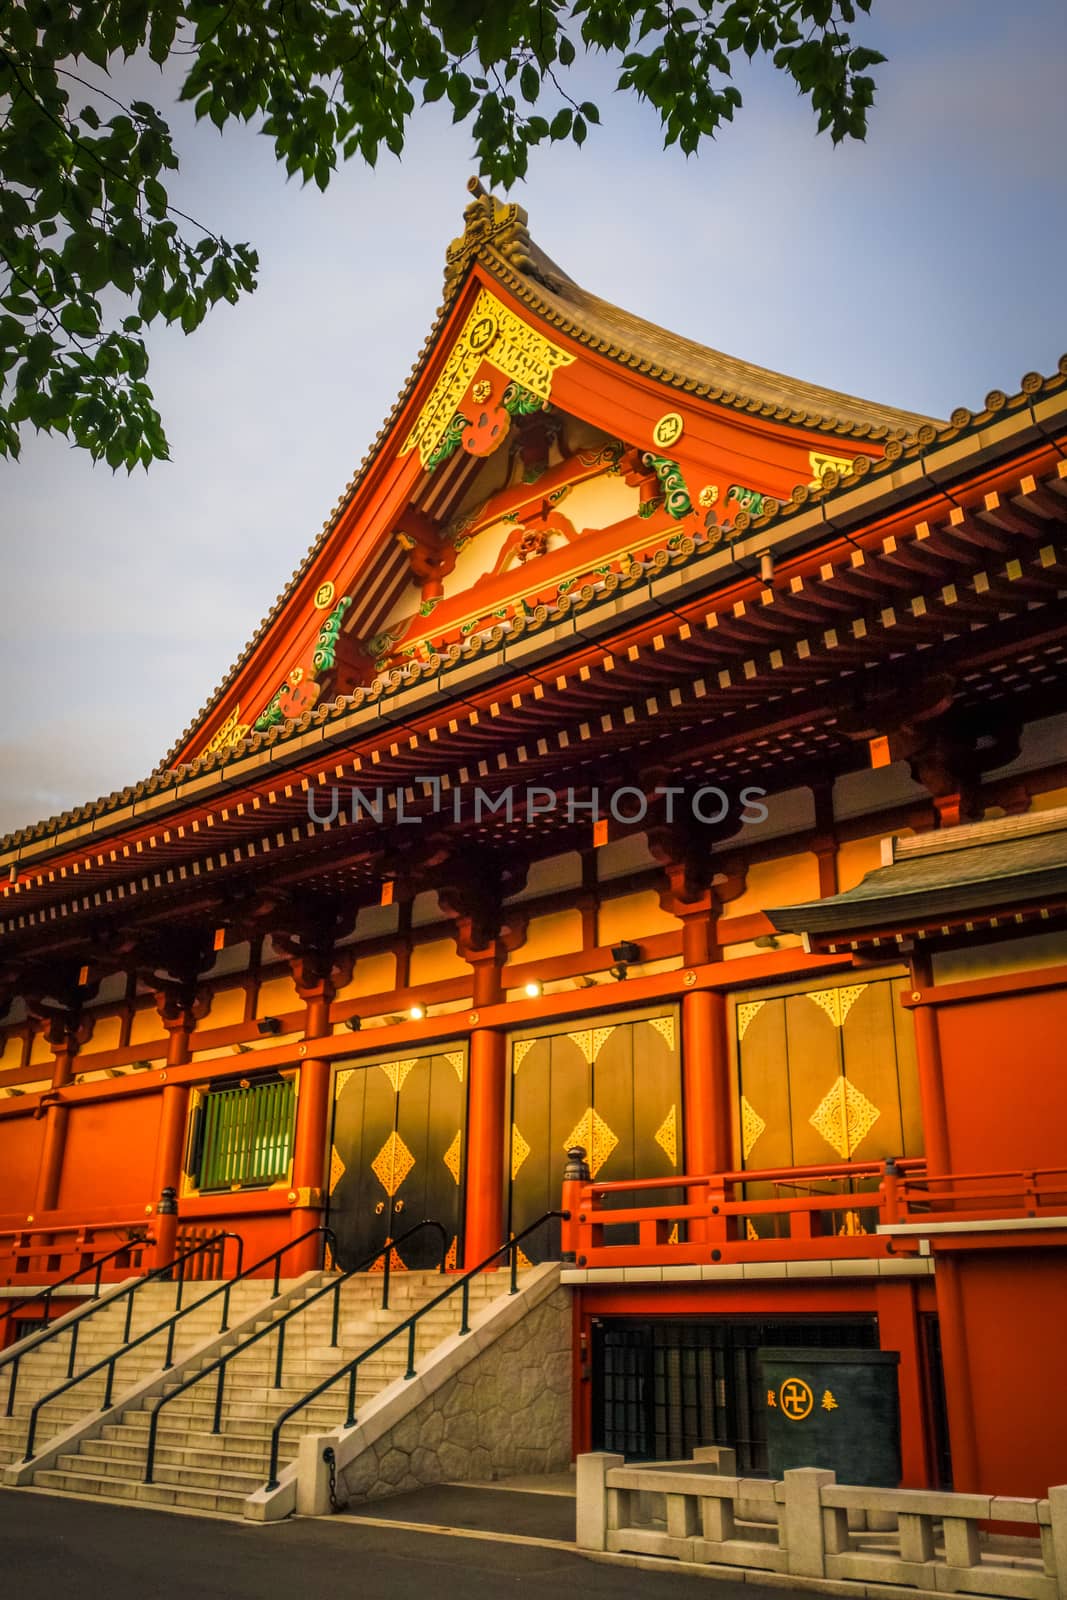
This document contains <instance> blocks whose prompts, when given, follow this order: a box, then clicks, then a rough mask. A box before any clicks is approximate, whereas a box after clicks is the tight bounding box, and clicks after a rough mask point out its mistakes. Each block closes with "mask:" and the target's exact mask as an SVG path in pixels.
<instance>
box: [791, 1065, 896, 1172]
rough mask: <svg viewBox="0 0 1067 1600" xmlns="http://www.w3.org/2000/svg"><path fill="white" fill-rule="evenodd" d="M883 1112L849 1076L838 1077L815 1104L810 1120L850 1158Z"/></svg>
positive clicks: (830, 1143)
mask: <svg viewBox="0 0 1067 1600" xmlns="http://www.w3.org/2000/svg"><path fill="white" fill-rule="evenodd" d="M881 1115H882V1113H881V1112H880V1111H879V1109H878V1107H877V1106H875V1105H872V1104H871V1102H870V1101H869V1100H868V1099H867V1096H866V1095H865V1094H863V1093H862V1092H861V1091H860V1090H859V1089H857V1088H856V1086H855V1084H853V1083H850V1082H849V1080H848V1079H847V1078H837V1079H835V1081H834V1084H833V1087H832V1088H831V1089H830V1090H828V1091H827V1093H826V1094H825V1095H824V1096H823V1098H822V1099H821V1100H820V1101H819V1104H818V1105H817V1106H816V1107H815V1110H814V1111H813V1112H812V1114H811V1116H810V1117H809V1118H808V1121H809V1122H810V1123H811V1126H812V1127H813V1128H814V1129H815V1131H816V1133H820V1134H822V1136H823V1138H824V1139H825V1140H826V1142H827V1144H829V1145H831V1146H832V1147H833V1148H834V1149H835V1150H836V1151H837V1153H838V1155H839V1156H840V1157H841V1159H842V1161H847V1160H848V1159H849V1158H850V1156H851V1155H852V1153H853V1152H854V1151H855V1150H856V1149H857V1148H858V1146H859V1145H861V1144H862V1143H863V1141H864V1139H865V1138H866V1137H867V1135H868V1134H869V1133H870V1131H871V1129H872V1128H873V1127H874V1125H875V1123H876V1122H877V1121H878V1118H879V1117H880V1116H881Z"/></svg>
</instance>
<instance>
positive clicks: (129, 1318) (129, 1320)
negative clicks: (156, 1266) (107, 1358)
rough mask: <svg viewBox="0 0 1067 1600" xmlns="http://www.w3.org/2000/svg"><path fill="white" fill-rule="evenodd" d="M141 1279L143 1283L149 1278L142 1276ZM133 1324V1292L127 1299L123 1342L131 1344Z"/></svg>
mask: <svg viewBox="0 0 1067 1600" xmlns="http://www.w3.org/2000/svg"><path fill="white" fill-rule="evenodd" d="M141 1281H142V1283H144V1282H147V1279H144V1278H142V1280H141ZM132 1326H133V1295H132V1294H131V1295H129V1296H128V1297H127V1300H126V1325H125V1327H124V1328H123V1330H122V1342H123V1344H129V1342H130V1328H131V1327H132Z"/></svg>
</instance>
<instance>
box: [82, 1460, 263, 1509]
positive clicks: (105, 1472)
mask: <svg viewBox="0 0 1067 1600" xmlns="http://www.w3.org/2000/svg"><path fill="white" fill-rule="evenodd" d="M87 1468H88V1471H89V1472H90V1473H91V1474H92V1475H93V1477H100V1476H102V1477H105V1478H121V1479H125V1480H126V1481H127V1482H128V1481H130V1480H136V1479H138V1478H141V1479H142V1480H143V1477H144V1471H143V1464H142V1465H141V1466H137V1465H135V1464H134V1463H132V1462H129V1461H122V1460H118V1459H115V1458H113V1457H103V1458H101V1457H96V1458H94V1459H93V1460H92V1462H91V1465H90V1464H89V1463H87V1460H86V1458H85V1457H84V1456H81V1455H63V1456H60V1457H59V1459H58V1460H57V1462H56V1465H55V1469H54V1470H55V1471H57V1472H68V1473H71V1474H72V1475H73V1474H80V1473H82V1472H85V1471H86V1469H87ZM152 1481H153V1482H154V1483H159V1484H174V1485H175V1486H176V1487H177V1488H179V1489H192V1490H199V1491H203V1492H205V1493H208V1494H217V1493H218V1492H219V1491H220V1490H224V1491H225V1492H226V1493H228V1494H234V1495H239V1496H240V1497H241V1498H242V1499H243V1498H244V1497H245V1496H246V1495H250V1494H251V1493H252V1491H253V1490H254V1489H258V1488H260V1487H261V1486H262V1484H263V1481H264V1478H263V1476H262V1475H261V1474H260V1473H259V1472H258V1471H252V1472H232V1471H230V1470H229V1468H228V1467H223V1466H220V1465H219V1463H218V1462H217V1461H216V1463H215V1465H214V1466H213V1467H201V1468H198V1467H184V1466H172V1465H170V1464H166V1463H163V1462H160V1461H156V1462H154V1463H153V1466H152Z"/></svg>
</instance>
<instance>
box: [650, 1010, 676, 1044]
mask: <svg viewBox="0 0 1067 1600" xmlns="http://www.w3.org/2000/svg"><path fill="white" fill-rule="evenodd" d="M648 1025H649V1027H650V1028H655V1030H656V1032H657V1033H658V1034H660V1035H662V1037H663V1038H664V1039H666V1041H667V1048H668V1050H673V1049H674V1018H673V1017H649V1019H648Z"/></svg>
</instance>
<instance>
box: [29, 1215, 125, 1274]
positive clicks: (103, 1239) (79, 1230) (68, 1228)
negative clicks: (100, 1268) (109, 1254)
mask: <svg viewBox="0 0 1067 1600" xmlns="http://www.w3.org/2000/svg"><path fill="white" fill-rule="evenodd" d="M148 1232H149V1228H148V1226H147V1224H146V1220H145V1218H144V1217H140V1218H138V1219H136V1220H135V1221H132V1222H124V1221H119V1222H78V1223H73V1222H72V1223H66V1224H63V1225H61V1226H59V1227H51V1226H49V1225H48V1224H47V1223H46V1224H45V1226H44V1227H40V1228H36V1227H27V1228H9V1229H3V1230H0V1284H2V1285H4V1286H5V1287H7V1286H11V1287H16V1288H21V1287H22V1286H23V1285H27V1286H29V1287H32V1288H37V1287H38V1286H39V1285H45V1284H48V1283H53V1282H55V1281H56V1280H57V1279H59V1278H63V1277H66V1276H67V1274H68V1273H70V1272H71V1271H72V1270H73V1269H74V1268H75V1267H77V1266H79V1265H80V1264H82V1263H83V1262H84V1263H85V1264H88V1263H90V1262H91V1261H92V1260H93V1259H94V1258H95V1257H97V1256H99V1255H100V1254H101V1253H103V1252H104V1251H108V1250H113V1249H114V1248H115V1246H116V1245H120V1244H123V1243H127V1244H128V1245H129V1251H130V1254H129V1260H126V1259H125V1257H123V1256H121V1255H120V1256H118V1257H117V1258H116V1260H115V1262H114V1263H109V1265H108V1268H107V1270H106V1271H105V1273H104V1278H105V1281H106V1282H112V1281H116V1282H117V1281H118V1280H119V1279H121V1278H128V1277H129V1276H130V1273H131V1272H137V1271H139V1270H140V1269H141V1268H142V1267H143V1266H144V1267H147V1266H150V1265H151V1262H150V1261H149V1260H148V1255H149V1251H148V1247H147V1245H146V1242H145V1237H146V1235H147V1234H148Z"/></svg>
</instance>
